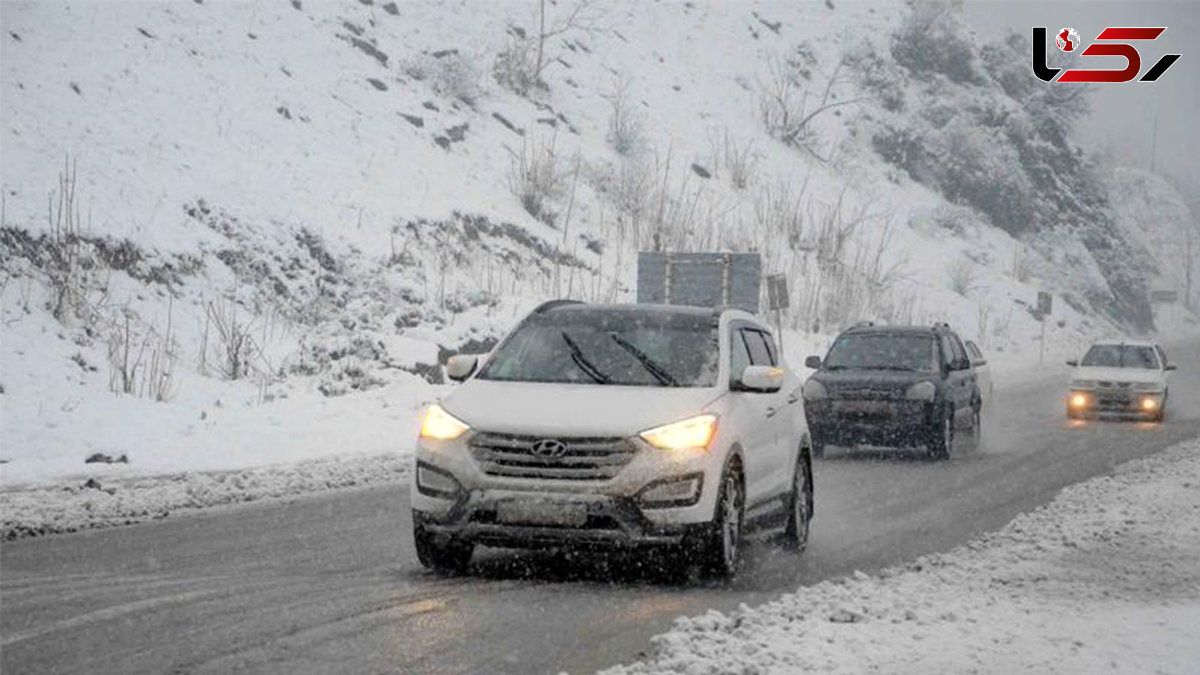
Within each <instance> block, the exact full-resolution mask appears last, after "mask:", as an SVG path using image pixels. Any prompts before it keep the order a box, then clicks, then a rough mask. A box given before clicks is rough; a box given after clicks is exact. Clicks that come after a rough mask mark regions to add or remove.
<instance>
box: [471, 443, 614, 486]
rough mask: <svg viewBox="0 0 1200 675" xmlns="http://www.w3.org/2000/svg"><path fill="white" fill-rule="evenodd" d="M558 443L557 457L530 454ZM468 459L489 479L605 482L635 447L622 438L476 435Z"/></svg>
mask: <svg viewBox="0 0 1200 675" xmlns="http://www.w3.org/2000/svg"><path fill="white" fill-rule="evenodd" d="M545 440H553V441H558V442H559V443H562V445H563V446H564V448H565V449H564V451H563V452H562V454H561V456H557V457H545V456H542V455H539V454H537V453H535V452H534V445H535V444H537V443H538V442H540V441H545ZM470 448H471V456H472V457H474V458H475V461H476V462H477V463H478V464H479V468H480V469H482V470H483V472H484V473H486V474H487V475H489V476H501V477H504V478H532V479H540V480H608V479H610V478H612V477H613V476H616V475H617V474H618V473H620V471H621V469H623V468H624V467H625V465H626V464H628V463H629V462H630V460H632V459H633V455H634V453H636V452H637V447H636V446H634V445H633V444H632V443H630V442H629V441H628V440H627V439H624V438H594V437H592V438H553V437H547V436H518V435H513V434H494V433H486V432H485V433H480V434H477V435H476V436H475V437H474V438H472V439H471V442H470Z"/></svg>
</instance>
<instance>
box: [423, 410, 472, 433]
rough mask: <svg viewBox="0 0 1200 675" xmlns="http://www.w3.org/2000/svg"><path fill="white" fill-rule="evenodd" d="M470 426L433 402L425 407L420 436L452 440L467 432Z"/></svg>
mask: <svg viewBox="0 0 1200 675" xmlns="http://www.w3.org/2000/svg"><path fill="white" fill-rule="evenodd" d="M470 428H471V427H469V426H467V425H466V423H465V422H463V421H462V420H460V419H458V418H457V417H455V416H454V415H451V414H450V413H448V412H446V409H445V408H443V407H442V406H440V405H438V404H436V403H434V404H433V405H431V406H429V407H428V408H426V410H425V417H424V418H422V419H421V438H432V439H434V440H438V441H452V440H454V439H456V438H458V437H459V436H462V435H463V434H465V433H467V431H468V430H469V429H470Z"/></svg>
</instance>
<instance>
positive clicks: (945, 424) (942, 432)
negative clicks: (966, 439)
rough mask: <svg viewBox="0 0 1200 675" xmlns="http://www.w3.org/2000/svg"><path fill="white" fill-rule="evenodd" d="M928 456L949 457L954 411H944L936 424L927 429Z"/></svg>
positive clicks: (952, 445)
mask: <svg viewBox="0 0 1200 675" xmlns="http://www.w3.org/2000/svg"><path fill="white" fill-rule="evenodd" d="M928 446H929V456H930V457H932V458H933V459H950V450H951V449H952V448H953V447H954V412H953V411H950V412H948V413H946V414H945V415H944V416H943V417H942V419H941V421H940V422H938V423H937V425H936V426H935V427H934V428H933V429H930V430H929V441H928Z"/></svg>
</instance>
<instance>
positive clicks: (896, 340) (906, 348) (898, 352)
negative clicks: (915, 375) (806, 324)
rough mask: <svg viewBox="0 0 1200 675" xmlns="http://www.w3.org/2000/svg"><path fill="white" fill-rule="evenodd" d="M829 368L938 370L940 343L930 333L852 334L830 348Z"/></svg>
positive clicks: (825, 366) (835, 341)
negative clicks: (938, 344) (938, 345)
mask: <svg viewBox="0 0 1200 675" xmlns="http://www.w3.org/2000/svg"><path fill="white" fill-rule="evenodd" d="M822 368H823V369H825V370H912V371H920V372H927V371H936V370H937V369H938V357H937V343H936V342H935V341H934V339H933V337H932V336H930V335H929V334H923V335H922V334H908V335H906V334H902V333H857V334H856V333H851V334H849V335H841V336H839V337H838V339H836V340H834V342H833V346H832V347H830V348H829V355H828V356H826V357H825V363H824V365H823V366H822Z"/></svg>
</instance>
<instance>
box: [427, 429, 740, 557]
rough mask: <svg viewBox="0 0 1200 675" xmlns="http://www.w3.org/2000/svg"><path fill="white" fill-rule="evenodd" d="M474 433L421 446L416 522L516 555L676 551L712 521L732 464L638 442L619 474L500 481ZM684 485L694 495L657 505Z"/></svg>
mask: <svg viewBox="0 0 1200 675" xmlns="http://www.w3.org/2000/svg"><path fill="white" fill-rule="evenodd" d="M474 433H475V432H468V434H466V435H464V436H463V437H462V438H460V439H456V440H454V441H430V440H428V439H421V440H419V441H418V444H417V451H416V456H417V462H416V470H415V471H414V472H413V478H412V483H413V485H412V487H413V489H412V491H411V497H412V510H413V519H414V523H415V524H416V525H418V526H419V527H422V528H424V530H425V531H426V532H429V533H431V534H434V535H435V536H438V537H442V538H445V539H447V540H451V539H453V540H459V541H470V542H474V543H479V544H485V545H490V546H501V547H512V548H538V547H552V546H568V545H569V546H597V547H627V546H629V547H632V546H641V545H674V544H679V543H682V542H683V541H684V540H685V538H687V536H688V535H689V533H692V532H696V531H700V530H702V529H704V528H705V527H708V526H709V523H711V521H712V518H713V513H714V510H715V507H716V492H717V489H716V487H717V484H718V482H719V476H720V471H719V469H720V467H721V461H722V457H721V456H720V455H719V453H716V452H714V451H713V450H705V451H690V452H683V453H670V452H666V451H661V450H658V449H655V448H652V447H650V446H648V445H638V443H639V442H638V441H636V440H634V441H631V442H632V443H634V444H635V445H636V448H635V450H634V451H633V452H631V453H630V455H631V456H630V459H628V460H627V461H628V463H627V464H625V465H624V466H623V467H622V468H621V469H620V470H619V471H618V472H616V473H615V475H612V476H611V477H605V478H597V479H594V480H593V479H587V480H581V479H578V477H576V478H575V479H574V480H566V479H557V480H556V479H552V478H545V477H540V478H535V477H519V476H513V475H507V476H506V475H497V468H498V467H496V466H495V465H493V464H492V463H491V462H490V461H488V458H489V453H487V452H484V451H480V450H479V446H478V445H475V446H472V435H473V434H474ZM485 435H486V434H482V433H481V434H480V436H481V437H482V436H485ZM717 441H719V439H714V446H715V447H721V446H720V445H718V444H717ZM714 467H715V469H714ZM500 468H503V467H500ZM547 473H554V474H555V475H557V472H556V471H548V472H547ZM683 482H689V484H694V490H692V491H690V493H689V494H685V495H676V494H673V493H667V495H668V497H669V498H667V499H660V500H659V501H655V502H650V501H648V500H649V498H650V496H651V495H652V494H656V493H652V492H651V490H654V489H657V488H661V487H662V486H663V485H664V484H667V485H670V484H676V483H683ZM658 494H661V493H658ZM526 516H528V517H526ZM559 516H565V517H563V518H561V519H560V518H559Z"/></svg>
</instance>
